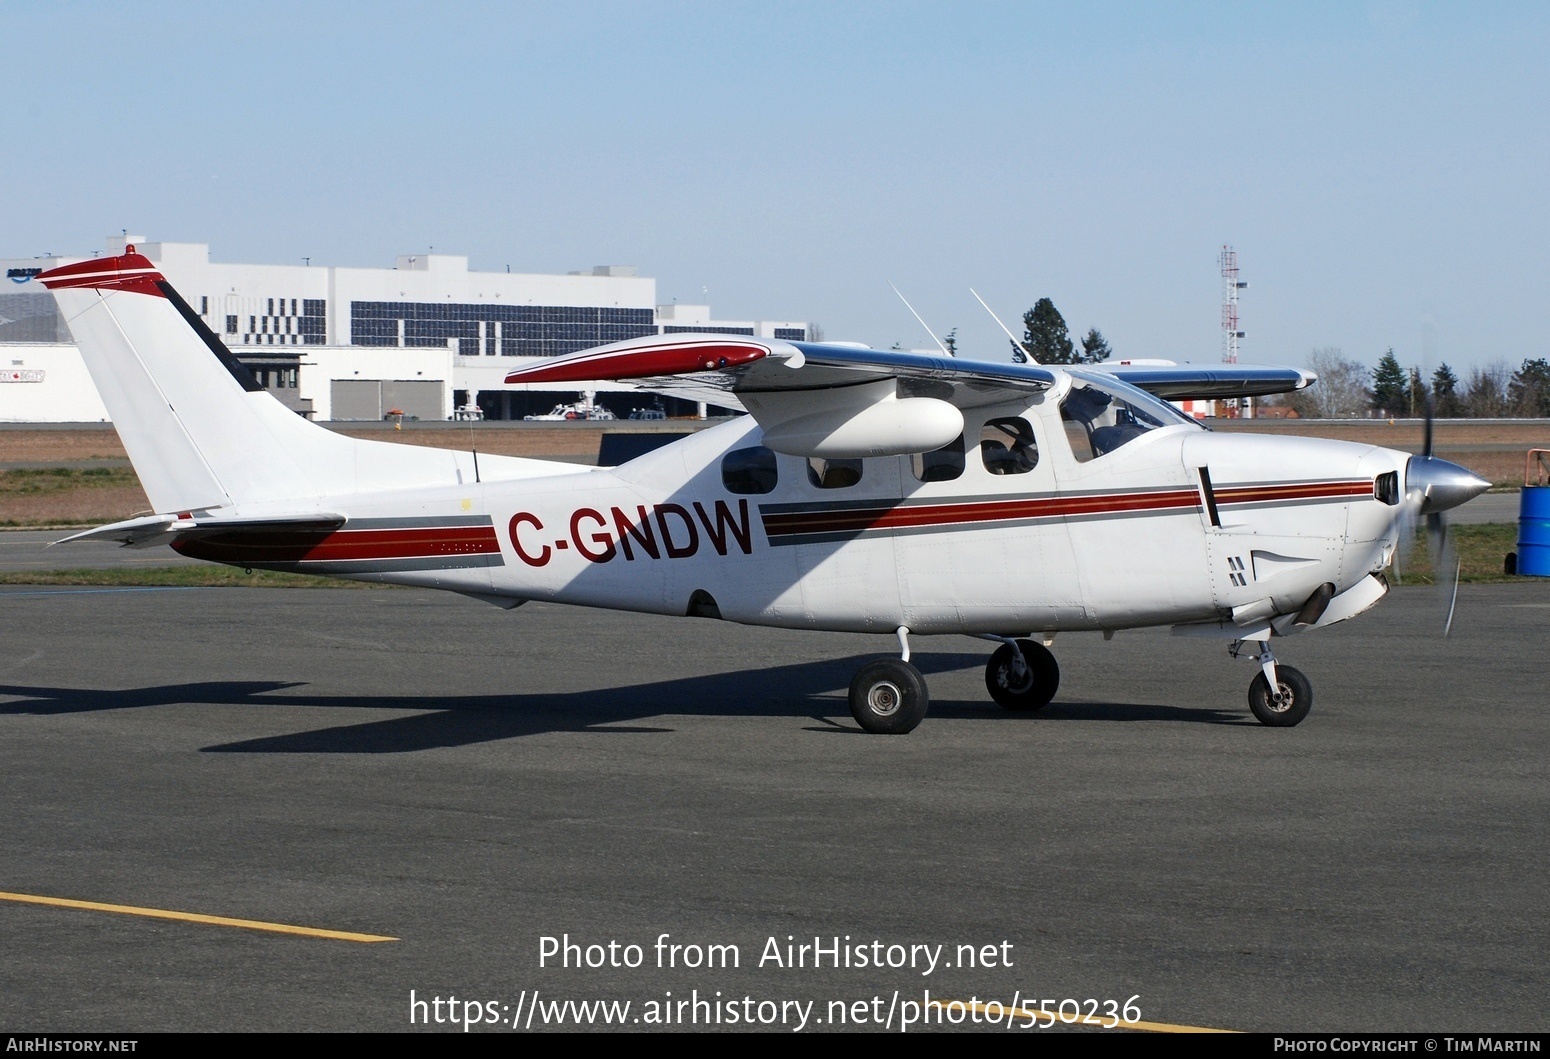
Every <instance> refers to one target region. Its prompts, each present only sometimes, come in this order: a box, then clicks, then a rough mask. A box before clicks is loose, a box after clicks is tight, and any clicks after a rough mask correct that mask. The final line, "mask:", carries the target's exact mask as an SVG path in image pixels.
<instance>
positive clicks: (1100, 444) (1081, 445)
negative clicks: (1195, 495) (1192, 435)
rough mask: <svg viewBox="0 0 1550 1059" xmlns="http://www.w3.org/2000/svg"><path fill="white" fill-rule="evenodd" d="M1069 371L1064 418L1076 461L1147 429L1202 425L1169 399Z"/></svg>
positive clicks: (1112, 380) (1108, 378) (1105, 378)
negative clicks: (1069, 380)
mask: <svg viewBox="0 0 1550 1059" xmlns="http://www.w3.org/2000/svg"><path fill="white" fill-rule="evenodd" d="M1070 375H1071V389H1070V390H1068V391H1067V392H1066V396H1065V398H1064V399H1063V400H1062V401H1061V402H1060V418H1061V420H1062V421H1063V422H1064V424H1065V428H1066V438H1067V440H1068V441H1070V443H1071V452H1072V454H1073V455H1074V456H1075V457H1076V458H1077V460H1078V462H1081V463H1086V462H1087V461H1088V460H1091V459H1095V458H1096V457H1099V456H1104V455H1107V454H1108V453H1110V452H1113V451H1114V450H1115V449H1117V448H1119V447H1120V446H1122V445H1125V444H1127V443H1129V442H1131V441H1134V440H1135V439H1136V438H1138V437H1140V436H1141V435H1143V434H1145V433H1146V432H1147V431H1149V430H1157V429H1159V428H1161V427H1176V426H1179V425H1181V424H1188V425H1189V426H1192V427H1194V428H1195V429H1196V430H1201V429H1204V428H1203V427H1201V425H1200V424H1199V423H1197V422H1195V420H1193V419H1191V418H1190V417H1189V416H1187V415H1185V414H1184V413H1183V412H1180V411H1179V410H1178V409H1177V408H1175V407H1173V406H1172V405H1171V404H1169V403H1168V402H1167V401H1164V400H1162V399H1161V398H1159V397H1154V396H1152V395H1151V394H1149V393H1147V392H1146V391H1145V390H1142V389H1139V388H1137V387H1135V386H1131V385H1130V384H1129V383H1125V382H1120V381H1119V380H1118V379H1115V378H1113V377H1112V376H1106V375H1101V374H1098V373H1089V372H1084V371H1073V372H1070Z"/></svg>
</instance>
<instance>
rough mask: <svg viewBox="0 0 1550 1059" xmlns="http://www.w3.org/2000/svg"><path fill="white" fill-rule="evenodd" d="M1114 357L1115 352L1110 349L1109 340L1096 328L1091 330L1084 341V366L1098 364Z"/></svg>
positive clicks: (1082, 356)
mask: <svg viewBox="0 0 1550 1059" xmlns="http://www.w3.org/2000/svg"><path fill="white" fill-rule="evenodd" d="M1113 355H1114V350H1113V349H1111V348H1109V340H1108V339H1107V338H1104V337H1103V334H1102V332H1100V331H1099V330H1098V329H1097V328H1096V327H1093V328H1089V329H1088V331H1087V334H1086V336H1085V337H1083V339H1082V355H1081V358H1080V359H1081V361H1082V363H1083V364H1097V363H1098V362H1099V361H1101V360H1108V359H1109V358H1110V357H1111V356H1113Z"/></svg>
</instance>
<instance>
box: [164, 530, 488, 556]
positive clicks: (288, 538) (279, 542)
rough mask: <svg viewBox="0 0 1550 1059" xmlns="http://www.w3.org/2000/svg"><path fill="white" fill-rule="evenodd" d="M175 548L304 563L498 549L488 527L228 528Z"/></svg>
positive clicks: (181, 542) (479, 552) (483, 552)
mask: <svg viewBox="0 0 1550 1059" xmlns="http://www.w3.org/2000/svg"><path fill="white" fill-rule="evenodd" d="M172 546H173V548H175V549H176V550H177V551H178V552H179V553H181V554H183V555H187V556H190V557H192V558H195V559H210V560H213V561H215V562H221V563H242V562H252V563H306V562H337V561H340V560H347V559H420V558H433V557H436V556H443V555H489V554H499V553H500V550H501V547H500V541H499V539H498V538H497V537H496V536H495V527H493V526H458V527H453V528H448V529H381V530H349V529H343V530H335V531H333V532H329V533H300V532H287V531H283V530H282V531H262V530H252V531H248V530H233V531H232V532H230V533H216V534H211V535H210V536H208V537H192V538H189V539H187V540H179V541H175V542H174V543H173V545H172Z"/></svg>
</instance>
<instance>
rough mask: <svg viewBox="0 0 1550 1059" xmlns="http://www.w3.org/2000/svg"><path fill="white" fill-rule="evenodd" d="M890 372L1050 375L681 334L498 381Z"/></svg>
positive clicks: (1015, 377)
mask: <svg viewBox="0 0 1550 1059" xmlns="http://www.w3.org/2000/svg"><path fill="white" fill-rule="evenodd" d="M896 378H910V379H936V380H939V381H942V382H947V383H956V384H962V385H977V386H982V387H984V386H994V387H999V388H1011V389H1017V390H1026V391H1033V390H1042V389H1045V388H1047V387H1048V386H1050V385H1051V384H1052V383H1054V381H1055V376H1054V374H1053V373H1052V372H1050V371H1049V369H1047V368H1041V367H1039V366H1038V365H1037V364H995V363H991V362H989V361H974V360H955V359H952V358H948V357H935V356H927V355H924V354H920V353H900V352H894V351H891V350H882V349H869V348H867V347H866V346H861V345H852V344H848V343H836V342H829V343H823V342H787V341H783V340H779V339H761V338H743V337H741V336H737V337H732V336H727V335H711V334H684V335H671V336H663V337H647V338H635V339H631V340H629V341H627V342H615V343H613V344H612V345H607V346H598V347H596V348H595V349H584V350H582V351H581V352H579V353H571V354H569V355H567V356H563V357H555V358H554V359H552V360H550V361H548V362H546V363H542V364H534V365H530V366H528V367H523V368H518V369H517V370H516V371H513V372H511V373H509V374H508V375H507V376H506V382H508V383H525V382H577V383H582V382H633V383H636V384H637V385H639V386H641V387H642V388H648V389H653V390H656V389H662V388H664V387H668V386H677V387H680V388H681V387H683V386H684V385H685V384H686V383H690V384H693V385H694V386H695V387H696V388H697V389H703V390H704V391H705V392H707V393H717V394H720V395H721V396H722V397H723V398H724V397H725V396H726V395H727V394H739V393H749V392H754V393H759V392H770V391H775V390H824V389H832V388H834V387H837V386H853V385H856V384H857V383H863V382H874V381H876V380H878V379H896Z"/></svg>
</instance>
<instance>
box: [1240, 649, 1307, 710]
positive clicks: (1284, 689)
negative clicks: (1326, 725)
mask: <svg viewBox="0 0 1550 1059" xmlns="http://www.w3.org/2000/svg"><path fill="white" fill-rule="evenodd" d="M1243 647H1244V643H1243V641H1241V640H1239V641H1237V642H1235V643H1234V644H1233V645H1232V646H1231V647H1229V648H1228V651H1229V652H1230V653H1231V654H1232V656H1233V657H1234V658H1237V657H1238V655H1239V652H1240V651H1241V649H1242V648H1243ZM1257 660H1258V662H1259V670H1260V671H1259V675H1258V676H1256V677H1255V678H1254V679H1253V681H1252V682H1250V684H1249V709H1250V710H1252V711H1253V712H1254V717H1255V718H1256V719H1257V720H1258V721H1259V723H1260V724H1265V725H1269V726H1270V727H1272V728H1290V727H1292V726H1293V725H1294V724H1297V723H1298V722H1300V721H1301V720H1302V719H1303V718H1304V717H1306V716H1308V711H1309V710H1311V709H1313V685H1312V684H1310V683H1309V682H1308V678H1307V677H1305V676H1303V675H1302V673H1300V672H1298V671H1297V670H1295V669H1293V668H1292V667H1291V666H1283V665H1281V664H1280V663H1279V662H1277V661H1276V659H1275V655H1274V654H1273V653H1272V652H1271V650H1270V642H1269V641H1268V640H1262V641H1260V644H1259V655H1258V659H1257Z"/></svg>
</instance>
